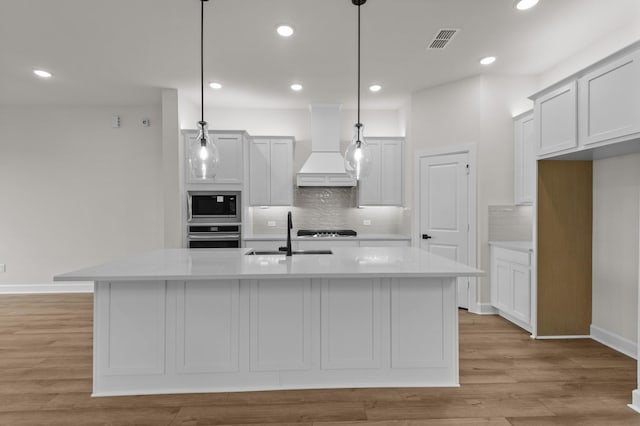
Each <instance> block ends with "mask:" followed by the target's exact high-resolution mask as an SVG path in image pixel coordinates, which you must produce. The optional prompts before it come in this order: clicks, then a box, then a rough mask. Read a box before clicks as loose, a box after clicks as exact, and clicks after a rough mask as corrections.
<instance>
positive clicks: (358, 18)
mask: <svg viewBox="0 0 640 426" xmlns="http://www.w3.org/2000/svg"><path fill="white" fill-rule="evenodd" d="M360 6H361V5H360V4H358V124H360ZM358 140H360V130H358Z"/></svg>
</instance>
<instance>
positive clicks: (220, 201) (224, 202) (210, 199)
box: [187, 191, 242, 224]
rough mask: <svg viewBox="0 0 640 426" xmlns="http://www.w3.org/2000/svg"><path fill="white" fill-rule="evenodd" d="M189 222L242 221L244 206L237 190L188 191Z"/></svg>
mask: <svg viewBox="0 0 640 426" xmlns="http://www.w3.org/2000/svg"><path fill="white" fill-rule="evenodd" d="M187 210H188V211H187V222H189V223H209V224H218V223H240V222H241V221H242V220H241V215H242V208H241V205H240V192H237V191H188V192H187Z"/></svg>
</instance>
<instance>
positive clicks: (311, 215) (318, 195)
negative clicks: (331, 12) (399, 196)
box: [251, 187, 409, 235]
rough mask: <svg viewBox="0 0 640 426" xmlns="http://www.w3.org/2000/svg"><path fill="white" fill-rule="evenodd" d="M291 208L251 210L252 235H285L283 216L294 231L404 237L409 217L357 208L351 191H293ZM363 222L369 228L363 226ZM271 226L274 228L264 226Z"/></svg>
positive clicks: (388, 209)
mask: <svg viewBox="0 0 640 426" xmlns="http://www.w3.org/2000/svg"><path fill="white" fill-rule="evenodd" d="M293 196H294V201H293V204H294V207H269V208H266V209H263V208H259V207H253V208H252V209H251V211H252V216H253V233H254V234H256V235H259V234H277V233H286V229H287V228H286V224H287V221H286V219H287V212H288V211H289V210H291V212H292V214H293V227H294V230H298V229H353V230H355V231H357V232H358V233H359V234H404V233H406V226H405V225H406V224H405V221H406V220H407V218H408V217H409V215H408V214H406V213H405V209H404V208H403V207H386V206H384V207H383V206H380V207H364V208H357V193H356V190H355V188H340V187H305V188H296V189H295V190H294V195H293ZM365 220H369V221H370V223H371V224H370V225H364V224H363V222H364V221H365ZM269 222H275V226H268V223H269Z"/></svg>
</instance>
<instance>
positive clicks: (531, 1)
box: [516, 0, 538, 10]
mask: <svg viewBox="0 0 640 426" xmlns="http://www.w3.org/2000/svg"><path fill="white" fill-rule="evenodd" d="M536 4H538V0H517V1H516V9H518V10H527V9H531V8H532V7H533V6H535V5H536Z"/></svg>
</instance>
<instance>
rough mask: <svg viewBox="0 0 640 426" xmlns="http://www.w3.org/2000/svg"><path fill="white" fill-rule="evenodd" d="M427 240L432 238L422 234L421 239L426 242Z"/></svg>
mask: <svg viewBox="0 0 640 426" xmlns="http://www.w3.org/2000/svg"><path fill="white" fill-rule="evenodd" d="M429 238H433V237H432V236H431V235H429V234H422V239H423V240H428V239H429Z"/></svg>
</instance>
